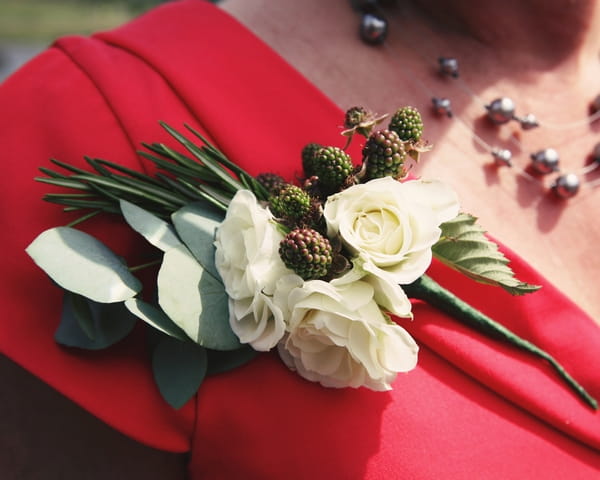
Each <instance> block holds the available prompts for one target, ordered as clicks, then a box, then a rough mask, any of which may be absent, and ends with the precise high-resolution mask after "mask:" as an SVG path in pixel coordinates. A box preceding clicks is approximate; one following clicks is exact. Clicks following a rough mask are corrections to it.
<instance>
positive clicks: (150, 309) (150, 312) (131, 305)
mask: <svg viewBox="0 0 600 480" xmlns="http://www.w3.org/2000/svg"><path fill="white" fill-rule="evenodd" d="M125 307H127V309H128V310H129V311H130V312H131V313H133V314H134V315H135V316H136V317H138V318H140V319H142V320H143V321H144V322H146V323H148V324H149V325H151V326H153V327H154V328H156V329H157V330H160V331H161V332H163V333H166V334H167V335H170V336H171V337H175V338H177V339H179V340H187V339H188V336H187V335H186V334H185V332H184V331H183V330H182V329H181V328H179V327H178V326H177V325H176V324H175V323H174V322H173V320H171V319H170V318H169V317H168V316H167V315H166V314H165V313H164V312H163V311H162V310H160V309H158V308H156V307H154V306H153V305H151V304H149V303H146V302H144V301H143V300H140V299H139V298H130V299H129V300H126V301H125Z"/></svg>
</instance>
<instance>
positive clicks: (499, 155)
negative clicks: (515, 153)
mask: <svg viewBox="0 0 600 480" xmlns="http://www.w3.org/2000/svg"><path fill="white" fill-rule="evenodd" d="M492 156H493V157H494V161H495V162H496V165H501V166H507V167H512V152H511V151H510V150H508V149H506V148H493V149H492Z"/></svg>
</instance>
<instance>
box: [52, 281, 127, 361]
mask: <svg viewBox="0 0 600 480" xmlns="http://www.w3.org/2000/svg"><path fill="white" fill-rule="evenodd" d="M135 322H136V318H135V316H133V315H132V314H131V313H129V311H128V310H127V309H126V308H125V306H124V304H123V303H98V302H94V301H92V300H89V299H87V298H85V297H82V296H81V295H77V294H74V293H71V292H67V291H65V294H64V297H63V310H62V314H61V319H60V324H59V326H58V328H57V330H56V332H55V334H54V339H55V341H56V342H57V343H60V344H61V345H65V346H67V347H77V348H83V349H86V350H101V349H103V348H106V347H109V346H111V345H113V344H115V343H117V342H119V341H120V340H122V339H123V338H125V337H126V336H127V335H128V334H129V333H130V332H131V330H132V329H133V327H134V325H135Z"/></svg>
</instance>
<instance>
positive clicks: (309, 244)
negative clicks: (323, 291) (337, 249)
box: [279, 228, 333, 280]
mask: <svg viewBox="0 0 600 480" xmlns="http://www.w3.org/2000/svg"><path fill="white" fill-rule="evenodd" d="M279 256H280V257H281V259H282V260H283V263H284V264H285V266H286V267H287V268H289V269H290V270H293V271H294V272H295V273H296V274H297V275H299V276H300V277H302V279H304V280H316V279H318V278H322V277H324V276H326V275H327V273H328V272H329V268H330V267H331V263H332V261H333V249H332V248H331V244H330V243H329V240H328V239H327V237H324V236H322V235H321V234H320V233H319V232H317V231H316V230H312V229H310V228H297V229H295V230H292V231H291V232H290V233H288V234H287V235H286V236H285V238H284V239H283V240H282V241H281V243H280V244H279Z"/></svg>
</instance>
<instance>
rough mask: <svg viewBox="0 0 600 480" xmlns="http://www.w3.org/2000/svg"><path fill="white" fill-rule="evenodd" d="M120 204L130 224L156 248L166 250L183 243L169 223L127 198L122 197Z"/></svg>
mask: <svg viewBox="0 0 600 480" xmlns="http://www.w3.org/2000/svg"><path fill="white" fill-rule="evenodd" d="M119 205H120V207H121V212H122V213H123V217H124V218H125V221H126V222H127V223H128V224H129V226H130V227H131V228H133V229H134V230H135V231H136V232H138V233H139V234H140V235H142V236H143V237H144V238H145V239H146V240H148V241H149V242H150V243H151V244H152V245H154V246H155V247H156V248H159V249H160V250H162V251H163V252H166V251H167V250H169V249H171V248H173V247H175V246H177V245H179V244H181V241H180V240H179V238H177V235H175V232H174V231H173V227H172V226H171V225H170V224H169V223H167V222H165V221H164V220H162V219H160V218H158V217H157V216H155V215H153V214H152V213H150V212H147V211H146V210H144V209H143V208H141V207H138V206H137V205H135V204H133V203H131V202H128V201H127V200H123V199H120V200H119Z"/></svg>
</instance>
